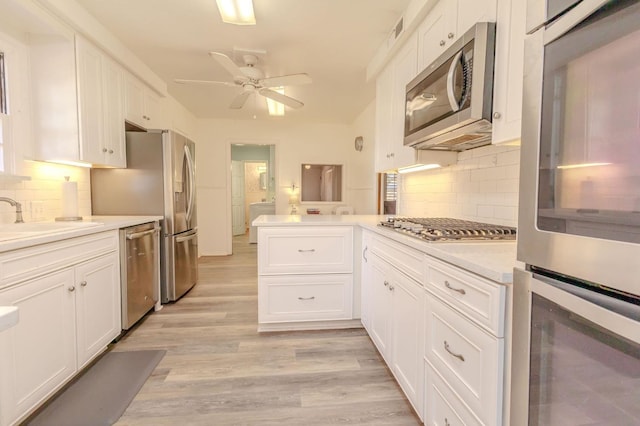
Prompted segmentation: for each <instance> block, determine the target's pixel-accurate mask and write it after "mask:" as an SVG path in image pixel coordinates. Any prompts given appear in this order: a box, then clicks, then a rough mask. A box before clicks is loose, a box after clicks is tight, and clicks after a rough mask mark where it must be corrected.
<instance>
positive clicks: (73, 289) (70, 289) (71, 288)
mask: <svg viewBox="0 0 640 426" xmlns="http://www.w3.org/2000/svg"><path fill="white" fill-rule="evenodd" d="M67 290H69V291H70V292H72V293H73V292H74V291H76V288H75V286H71V287H69V288H68V289H67Z"/></svg>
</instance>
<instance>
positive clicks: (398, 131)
mask: <svg viewBox="0 0 640 426" xmlns="http://www.w3.org/2000/svg"><path fill="white" fill-rule="evenodd" d="M417 40H418V39H417V37H416V36H415V35H413V36H411V38H409V39H408V40H407V42H406V44H405V45H404V46H403V47H402V49H401V50H400V51H399V52H398V54H397V55H396V57H395V58H394V59H393V98H392V117H391V126H392V127H391V132H392V133H391V144H392V150H391V154H392V159H393V168H398V167H403V166H409V165H411V164H414V163H415V161H416V151H415V149H413V148H411V147H409V146H404V120H405V101H406V92H407V83H409V82H410V81H411V80H413V78H414V77H415V76H416V75H417V74H418V59H417V54H418V42H417Z"/></svg>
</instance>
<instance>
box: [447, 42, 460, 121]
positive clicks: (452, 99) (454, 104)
mask: <svg viewBox="0 0 640 426" xmlns="http://www.w3.org/2000/svg"><path fill="white" fill-rule="evenodd" d="M461 57H462V50H461V51H459V52H458V53H457V54H456V56H455V57H454V58H453V61H452V62H451V66H450V67H449V72H448V73H447V97H448V98H449V105H451V110H452V111H453V112H456V111H458V110H459V109H460V102H459V101H458V99H456V94H455V93H454V92H453V79H454V77H455V75H456V68H458V65H459V64H460V58H461Z"/></svg>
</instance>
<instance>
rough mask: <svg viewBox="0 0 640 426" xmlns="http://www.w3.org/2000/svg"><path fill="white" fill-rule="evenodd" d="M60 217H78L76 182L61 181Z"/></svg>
mask: <svg viewBox="0 0 640 426" xmlns="http://www.w3.org/2000/svg"><path fill="white" fill-rule="evenodd" d="M62 217H63V218H77V217H78V182H69V181H67V182H62Z"/></svg>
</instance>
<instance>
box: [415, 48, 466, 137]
mask: <svg viewBox="0 0 640 426" xmlns="http://www.w3.org/2000/svg"><path fill="white" fill-rule="evenodd" d="M472 66H473V42H470V43H468V44H467V45H466V46H464V47H463V48H462V50H460V51H458V52H457V53H455V54H454V55H453V56H452V57H451V58H450V59H449V60H448V61H446V62H445V63H443V64H442V65H440V66H439V67H438V68H436V69H435V70H434V71H433V72H432V73H431V74H429V75H428V76H427V77H426V78H425V79H424V80H422V81H421V82H420V83H418V84H417V85H416V86H415V87H413V88H412V89H411V90H409V91H408V92H407V98H406V101H407V103H406V120H405V135H411V134H413V133H415V132H418V131H420V130H422V129H425V128H427V127H428V126H430V125H432V124H435V123H437V122H438V121H440V120H442V119H444V118H447V117H449V116H452V115H453V114H455V113H456V112H458V111H460V110H463V109H465V108H468V107H469V105H470V104H471V69H472V68H471V67H472Z"/></svg>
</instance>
